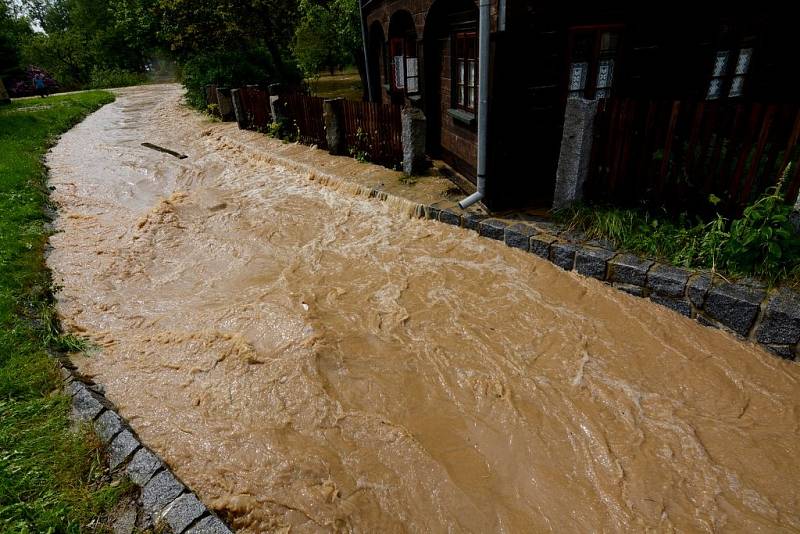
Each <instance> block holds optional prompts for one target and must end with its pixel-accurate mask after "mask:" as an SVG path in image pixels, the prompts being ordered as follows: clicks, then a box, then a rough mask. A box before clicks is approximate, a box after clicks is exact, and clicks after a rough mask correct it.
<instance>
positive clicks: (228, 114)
mask: <svg viewBox="0 0 800 534" xmlns="http://www.w3.org/2000/svg"><path fill="white" fill-rule="evenodd" d="M217 104H218V105H219V116H220V117H221V118H222V120H223V121H225V122H230V121H233V120H234V118H235V116H234V113H233V102H232V101H231V90H230V89H228V88H227V87H217Z"/></svg>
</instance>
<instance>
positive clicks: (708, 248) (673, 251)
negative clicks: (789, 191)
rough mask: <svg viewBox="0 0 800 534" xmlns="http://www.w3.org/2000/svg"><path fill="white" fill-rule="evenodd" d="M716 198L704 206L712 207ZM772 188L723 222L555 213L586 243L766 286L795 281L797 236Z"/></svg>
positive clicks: (604, 211)
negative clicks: (595, 242) (754, 279)
mask: <svg viewBox="0 0 800 534" xmlns="http://www.w3.org/2000/svg"><path fill="white" fill-rule="evenodd" d="M715 200H716V197H713V196H712V197H710V198H709V201H710V202H711V203H712V204H715ZM791 213H792V207H791V206H790V205H788V204H787V203H786V202H785V201H784V199H783V196H782V195H781V194H780V192H779V190H778V188H773V189H770V190H769V191H767V192H766V193H765V194H764V195H763V196H762V197H761V198H759V199H758V200H756V201H755V202H754V203H753V204H752V205H750V206H748V207H747V208H746V209H745V210H744V212H743V214H742V216H741V217H740V218H738V219H735V220H733V221H729V220H727V219H725V218H724V217H722V216H721V215H717V216H716V217H715V218H714V219H712V220H711V221H702V220H697V219H695V220H691V219H689V218H688V217H687V216H686V215H685V214H682V215H680V216H678V217H677V218H676V219H673V218H670V217H668V216H667V214H666V213H664V214H662V215H661V216H654V215H653V214H652V213H648V212H643V211H637V210H627V209H620V208H609V207H589V206H577V207H573V208H568V209H565V210H560V211H558V212H556V213H555V216H556V219H557V220H560V221H561V222H563V223H565V224H566V225H567V226H568V227H570V228H571V229H575V230H580V231H583V232H584V233H585V234H586V236H587V237H588V238H589V239H607V240H609V241H611V242H612V243H613V244H614V245H615V246H616V247H618V248H621V249H623V250H629V251H632V252H636V253H639V254H643V255H646V256H650V257H653V258H657V259H659V260H662V261H667V262H670V263H673V264H675V265H681V266H684V267H695V268H707V269H711V270H714V271H719V272H722V273H727V274H728V275H731V276H756V277H760V278H763V279H765V280H766V281H768V282H770V283H773V284H774V283H778V282H781V281H784V280H789V281H790V282H791V283H794V282H795V281H796V280H800V276H798V275H800V235H798V233H797V231H796V230H795V229H794V227H793V226H792V222H791V220H790V215H791Z"/></svg>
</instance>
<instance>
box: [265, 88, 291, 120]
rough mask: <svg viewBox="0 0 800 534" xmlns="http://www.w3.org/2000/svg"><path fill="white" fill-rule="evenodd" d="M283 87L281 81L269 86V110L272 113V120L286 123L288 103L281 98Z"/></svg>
mask: <svg viewBox="0 0 800 534" xmlns="http://www.w3.org/2000/svg"><path fill="white" fill-rule="evenodd" d="M282 89H283V88H282V87H281V84H279V83H273V84H272V85H270V86H269V110H270V113H272V122H277V123H279V124H284V123H285V122H286V119H287V116H286V103H285V102H284V101H283V99H282V98H281V94H282Z"/></svg>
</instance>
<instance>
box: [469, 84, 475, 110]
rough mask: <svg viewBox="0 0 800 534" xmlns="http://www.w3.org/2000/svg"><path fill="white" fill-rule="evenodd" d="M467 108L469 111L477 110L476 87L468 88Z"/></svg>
mask: <svg viewBox="0 0 800 534" xmlns="http://www.w3.org/2000/svg"><path fill="white" fill-rule="evenodd" d="M467 107H468V108H469V109H475V88H474V87H469V88H467Z"/></svg>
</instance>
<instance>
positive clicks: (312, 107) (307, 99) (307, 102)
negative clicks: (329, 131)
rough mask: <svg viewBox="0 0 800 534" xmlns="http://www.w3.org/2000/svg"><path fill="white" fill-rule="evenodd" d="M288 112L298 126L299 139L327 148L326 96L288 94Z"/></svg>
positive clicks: (308, 143)
mask: <svg viewBox="0 0 800 534" xmlns="http://www.w3.org/2000/svg"><path fill="white" fill-rule="evenodd" d="M284 98H285V101H286V114H287V115H288V117H289V120H291V121H292V122H293V123H294V126H295V127H296V128H297V134H298V137H299V139H298V140H299V141H300V142H301V143H304V144H307V145H317V146H319V147H320V148H327V147H328V141H327V138H326V137H325V121H324V120H323V117H322V103H323V102H324V101H325V99H324V98H320V97H316V96H308V95H304V94H290V95H286V96H285V97H284Z"/></svg>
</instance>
